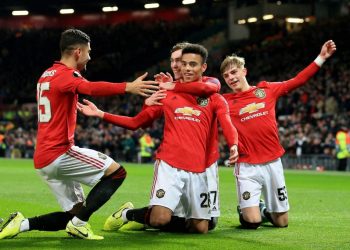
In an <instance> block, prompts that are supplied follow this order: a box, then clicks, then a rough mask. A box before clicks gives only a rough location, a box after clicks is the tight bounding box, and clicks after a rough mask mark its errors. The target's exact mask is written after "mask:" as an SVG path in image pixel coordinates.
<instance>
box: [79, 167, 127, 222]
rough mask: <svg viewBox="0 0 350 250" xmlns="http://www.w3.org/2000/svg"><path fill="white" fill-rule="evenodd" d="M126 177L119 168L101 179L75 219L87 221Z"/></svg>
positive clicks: (123, 171) (122, 169) (123, 170)
mask: <svg viewBox="0 0 350 250" xmlns="http://www.w3.org/2000/svg"><path fill="white" fill-rule="evenodd" d="M125 177H126V171H125V169H124V168H123V167H122V166H120V167H119V168H118V169H117V170H116V171H115V172H114V173H112V174H111V175H109V176H106V177H103V178H101V180H100V182H99V183H97V184H96V185H95V186H94V187H93V188H92V189H91V191H90V193H89V194H88V196H87V198H86V203H85V205H84V206H83V207H82V208H81V210H80V212H79V213H78V214H77V217H78V218H79V219H80V220H82V221H88V220H89V218H90V216H91V215H92V214H93V213H94V212H95V211H96V210H97V209H99V208H100V207H102V206H103V205H104V204H105V203H106V202H107V201H108V200H109V199H110V198H111V196H112V195H113V194H114V192H115V191H116V190H117V189H118V188H119V187H120V185H121V184H122V183H123V181H124V179H125Z"/></svg>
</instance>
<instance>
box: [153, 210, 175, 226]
mask: <svg viewBox="0 0 350 250" xmlns="http://www.w3.org/2000/svg"><path fill="white" fill-rule="evenodd" d="M170 220H171V216H169V215H167V214H165V213H160V214H156V215H154V214H151V217H150V225H151V226H152V227H155V228H158V227H162V226H165V225H167V224H168V223H169V222H170Z"/></svg>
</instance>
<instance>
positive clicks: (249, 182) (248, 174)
mask: <svg viewBox="0 0 350 250" xmlns="http://www.w3.org/2000/svg"><path fill="white" fill-rule="evenodd" d="M234 174H235V177H236V191H237V198H238V203H239V205H240V208H241V209H243V208H247V207H258V206H259V200H260V196H261V190H262V183H263V180H262V177H261V172H260V170H259V168H258V166H257V165H253V164H247V163H237V164H236V166H235V172H234Z"/></svg>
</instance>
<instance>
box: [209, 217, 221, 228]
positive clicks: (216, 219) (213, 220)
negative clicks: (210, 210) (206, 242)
mask: <svg viewBox="0 0 350 250" xmlns="http://www.w3.org/2000/svg"><path fill="white" fill-rule="evenodd" d="M218 222H219V217H211V219H210V221H209V224H208V230H209V231H211V230H214V228H216V226H217V224H218Z"/></svg>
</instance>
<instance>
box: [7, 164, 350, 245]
mask: <svg viewBox="0 0 350 250" xmlns="http://www.w3.org/2000/svg"><path fill="white" fill-rule="evenodd" d="M124 165H125V168H126V169H127V171H128V177H127V179H126V180H125V182H124V184H123V185H122V186H121V188H120V189H119V190H118V191H117V193H116V194H115V195H114V196H113V198H112V199H111V200H110V201H108V203H107V204H106V205H105V206H104V207H102V208H101V209H100V210H99V211H97V212H96V213H95V214H94V215H93V216H92V217H91V219H90V223H91V225H92V227H93V229H94V231H95V233H97V234H101V235H103V236H104V237H105V239H104V240H103V241H84V240H78V239H73V238H70V237H68V236H67V235H66V233H65V232H64V231H59V232H39V231H31V232H27V233H23V234H20V235H18V236H17V237H16V238H14V239H7V240H1V241H0V249H67V250H68V249H166V250H171V249H176V250H179V249H350V174H349V173H337V172H321V173H319V172H310V171H300V170H299V171H292V170H287V171H286V173H285V175H286V180H287V188H288V195H289V201H290V205H291V210H290V214H289V220H290V223H289V227H288V228H283V229H278V228H273V227H271V226H270V225H269V224H266V225H264V226H262V227H260V228H259V229H258V230H243V229H239V227H238V226H239V222H238V215H237V213H236V191H235V186H234V178H233V175H232V172H233V169H230V168H221V169H220V196H221V197H220V198H221V217H220V219H219V225H218V227H217V228H216V229H215V230H214V231H212V232H210V233H208V234H207V235H191V234H171V233H163V232H158V231H146V232H144V231H143V232H113V233H107V232H103V231H102V230H101V228H102V225H103V223H104V220H105V219H106V218H107V216H108V215H109V214H110V213H112V212H114V211H115V210H116V209H117V208H118V207H119V206H120V205H121V204H122V203H124V202H126V201H132V202H133V203H134V205H135V206H136V207H139V206H144V205H146V204H147V202H148V197H149V190H150V186H151V182H152V174H153V168H152V167H151V166H150V165H138V164H129V163H125V164H124ZM87 190H88V189H87ZM87 190H86V191H87ZM58 210H60V208H59V206H58V204H57V202H56V200H55V198H54V196H53V195H52V194H51V191H50V190H49V189H48V187H47V186H46V184H45V183H44V182H43V181H42V180H41V179H40V177H39V176H38V175H37V174H36V172H35V170H34V169H33V163H32V161H31V160H9V159H0V217H2V218H4V219H7V217H8V215H9V213H11V212H14V211H21V212H22V213H23V214H24V215H25V216H27V217H31V216H34V215H40V214H43V213H48V212H53V211H58Z"/></svg>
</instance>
